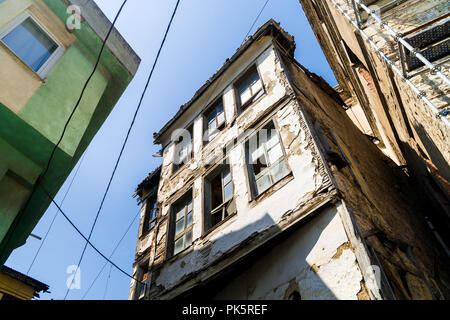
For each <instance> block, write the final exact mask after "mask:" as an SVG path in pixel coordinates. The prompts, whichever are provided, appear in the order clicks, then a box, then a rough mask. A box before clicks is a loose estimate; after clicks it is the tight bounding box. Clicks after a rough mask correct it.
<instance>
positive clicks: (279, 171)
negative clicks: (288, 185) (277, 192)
mask: <svg viewBox="0 0 450 320" xmlns="http://www.w3.org/2000/svg"><path fill="white" fill-rule="evenodd" d="M271 172H272V177H273V180H274V182H277V181H279V180H281V179H283V178H284V177H286V176H287V175H288V174H289V172H290V171H289V169H288V167H287V165H286V160H282V161H280V162H279V163H278V164H277V165H276V166H274V167H273V168H272V169H271Z"/></svg>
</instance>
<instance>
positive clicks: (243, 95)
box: [241, 89, 252, 104]
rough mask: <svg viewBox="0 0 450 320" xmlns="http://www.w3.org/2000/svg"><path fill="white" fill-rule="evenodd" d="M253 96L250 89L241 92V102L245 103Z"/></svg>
mask: <svg viewBox="0 0 450 320" xmlns="http://www.w3.org/2000/svg"><path fill="white" fill-rule="evenodd" d="M251 97H252V95H251V92H250V89H247V90H245V91H244V92H243V93H241V104H245V103H246V102H247V101H249V100H250V98H251Z"/></svg>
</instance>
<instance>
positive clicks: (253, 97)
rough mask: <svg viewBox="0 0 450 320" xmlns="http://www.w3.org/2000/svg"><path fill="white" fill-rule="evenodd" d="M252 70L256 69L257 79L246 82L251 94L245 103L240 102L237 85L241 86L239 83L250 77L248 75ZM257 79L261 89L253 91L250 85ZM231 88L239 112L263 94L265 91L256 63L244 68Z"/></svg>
mask: <svg viewBox="0 0 450 320" xmlns="http://www.w3.org/2000/svg"><path fill="white" fill-rule="evenodd" d="M254 71H256V74H257V75H258V80H256V81H255V82H253V83H248V88H249V89H250V92H251V96H250V98H249V99H248V100H247V101H246V102H245V103H242V97H241V95H240V94H239V87H240V86H241V84H243V83H244V82H246V81H248V79H249V78H250V75H251V74H252V73H253V72H254ZM258 81H260V82H261V89H259V90H257V91H256V92H253V88H252V86H253V85H254V84H255V83H256V82H258ZM233 88H234V92H235V97H236V98H235V100H236V105H237V106H238V109H239V111H240V112H243V111H244V110H246V109H247V108H248V107H249V106H250V105H251V104H252V103H253V102H255V101H256V100H258V99H259V98H260V97H261V96H263V95H264V93H265V87H264V82H263V80H262V77H261V74H260V73H259V70H258V67H257V65H256V64H255V63H254V64H252V65H251V66H250V67H249V68H248V69H246V70H245V71H244V72H243V73H242V75H240V76H239V77H238V79H237V80H236V81H235V82H234V84H233Z"/></svg>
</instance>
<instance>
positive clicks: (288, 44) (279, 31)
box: [153, 19, 296, 144]
mask: <svg viewBox="0 0 450 320" xmlns="http://www.w3.org/2000/svg"><path fill="white" fill-rule="evenodd" d="M267 35H270V36H272V37H274V38H276V39H277V40H281V41H278V42H279V43H280V44H281V45H282V46H283V47H284V48H285V49H286V51H287V53H288V54H289V55H291V56H292V57H294V51H295V47H296V45H295V40H294V37H293V36H291V35H290V34H289V33H288V32H286V31H285V30H284V29H283V28H282V27H281V26H280V23H279V22H276V21H275V20H273V19H270V20H269V21H267V22H266V23H264V24H263V25H262V26H261V27H259V28H258V30H256V32H255V33H254V34H253V35H251V36H249V37H248V38H247V39H246V40H245V41H244V42H243V43H242V45H241V46H240V47H239V48H238V49H237V50H236V52H235V53H234V54H233V56H232V57H231V58H229V59H227V60H226V61H225V63H224V64H223V65H222V67H220V69H219V70H217V71H216V72H215V73H214V74H213V75H212V77H211V78H209V79H208V80H207V81H206V83H205V84H203V86H201V87H200V88H199V89H198V90H197V91H196V93H195V94H194V96H193V97H192V98H191V100H189V101H188V102H187V103H185V104H184V105H182V106H181V107H180V109H179V110H178V112H177V113H176V114H175V115H174V117H173V118H172V119H170V120H169V121H168V122H167V123H166V124H165V125H164V126H163V127H162V128H161V129H160V130H159V132H155V133H154V134H153V139H154V142H153V143H154V144H161V141H160V138H161V136H162V135H163V134H164V133H165V132H166V131H167V130H168V129H169V128H170V127H171V126H172V125H173V124H174V123H175V121H177V120H178V119H179V118H180V117H181V116H182V115H183V114H184V112H185V111H186V110H188V109H189V108H190V107H191V106H192V105H193V104H194V103H195V102H196V101H197V100H198V99H199V98H200V97H201V96H202V95H203V94H204V93H205V92H206V90H208V89H209V88H210V87H211V85H212V84H213V83H214V82H215V81H216V80H217V79H218V78H219V77H220V76H221V75H222V74H223V73H224V72H225V70H227V69H228V67H229V66H230V65H231V64H233V63H234V62H235V61H236V60H237V59H238V58H239V57H240V56H241V55H242V54H243V53H244V52H245V51H246V50H247V49H248V48H249V47H250V46H251V45H252V44H253V43H254V42H255V41H257V40H259V39H260V38H261V37H264V36H267Z"/></svg>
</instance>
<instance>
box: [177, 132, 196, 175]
mask: <svg viewBox="0 0 450 320" xmlns="http://www.w3.org/2000/svg"><path fill="white" fill-rule="evenodd" d="M193 132H194V126H193V125H191V126H190V127H189V128H188V129H187V132H185V134H184V135H182V136H180V139H179V140H178V142H177V145H176V148H175V157H174V170H173V171H174V172H175V171H177V170H178V169H179V168H181V167H182V166H183V164H185V163H187V162H188V161H189V160H190V159H191V158H192V157H193V155H194V153H193V145H194V139H193Z"/></svg>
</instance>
